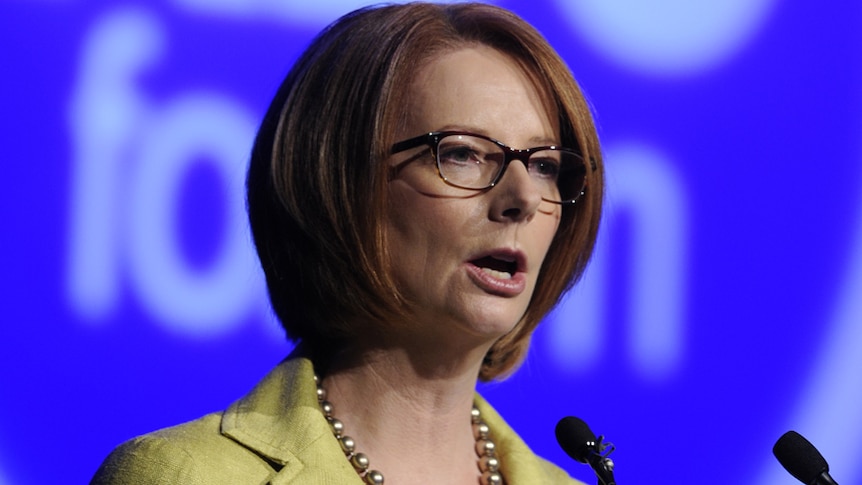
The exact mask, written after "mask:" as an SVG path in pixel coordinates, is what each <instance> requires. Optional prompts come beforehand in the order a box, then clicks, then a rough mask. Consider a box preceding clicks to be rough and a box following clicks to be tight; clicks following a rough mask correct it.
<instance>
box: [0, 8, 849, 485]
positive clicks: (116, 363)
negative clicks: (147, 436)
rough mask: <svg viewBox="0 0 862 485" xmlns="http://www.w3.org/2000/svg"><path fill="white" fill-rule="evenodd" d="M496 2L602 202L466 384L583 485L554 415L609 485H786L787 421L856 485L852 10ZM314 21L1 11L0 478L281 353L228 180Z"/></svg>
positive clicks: (79, 451)
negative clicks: (569, 87)
mask: <svg viewBox="0 0 862 485" xmlns="http://www.w3.org/2000/svg"><path fill="white" fill-rule="evenodd" d="M497 3H498V4H499V5H501V6H504V7H507V8H510V9H513V10H514V11H516V12H517V13H519V14H520V15H522V16H523V17H524V18H526V19H527V20H528V21H530V22H531V23H533V24H534V25H535V26H536V27H537V28H538V29H539V30H541V31H542V32H543V33H544V34H545V35H546V36H547V37H548V39H549V40H550V41H551V43H552V44H553V45H554V46H555V47H556V48H557V49H558V50H559V52H560V53H561V54H562V56H563V57H564V59H565V60H566V61H567V63H568V64H569V66H570V67H571V68H572V70H573V72H574V73H575V76H576V77H577V78H578V79H579V81H580V82H581V84H582V86H583V88H584V90H585V92H586V93H587V96H588V98H589V99H590V101H591V103H592V104H593V105H594V108H595V110H596V113H597V122H598V125H599V129H600V135H601V138H602V140H603V143H604V148H605V152H606V166H607V172H608V196H607V215H606V219H605V224H604V226H603V228H602V233H601V236H600V245H599V249H598V253H597V256H596V259H595V262H594V264H593V265H591V267H590V268H589V270H588V272H587V275H586V277H585V280H584V282H583V284H582V285H581V286H579V287H577V288H576V289H575V290H574V291H573V292H572V293H571V295H570V296H569V297H568V298H567V299H566V300H565V301H564V302H563V304H561V306H560V307H559V308H558V309H557V310H556V311H555V312H554V313H553V314H552V315H551V316H549V317H548V319H547V321H546V322H545V323H544V324H543V325H542V326H541V327H540V329H539V330H538V332H537V333H536V335H535V337H534V344H533V347H532V350H531V353H530V355H529V357H528V359H527V360H526V362H525V363H524V365H523V367H522V368H521V369H520V370H519V371H518V373H517V374H515V376H513V377H512V378H510V379H509V380H507V381H506V382H504V383H495V384H490V385H486V386H483V388H482V392H483V393H484V394H485V395H486V396H487V397H488V398H489V399H490V400H491V401H492V403H493V404H494V405H495V406H496V407H497V408H498V409H499V410H500V411H501V413H502V414H503V415H504V416H505V417H506V418H507V419H508V420H509V421H510V423H511V424H512V425H513V426H514V427H515V428H516V429H517V430H518V431H519V432H520V433H521V434H522V436H523V437H524V438H525V440H526V441H527V442H528V443H529V444H530V445H531V446H532V447H533V448H534V449H535V450H536V451H537V452H538V453H540V454H542V455H544V456H546V457H548V458H549V459H551V460H553V461H555V462H556V463H558V464H559V465H561V466H563V467H565V468H566V469H568V470H569V471H570V473H572V474H573V475H574V476H576V477H578V478H580V479H582V480H584V481H586V482H589V483H592V482H594V478H593V476H592V474H591V472H590V471H589V470H588V469H587V468H586V467H584V466H583V465H579V464H577V463H573V462H572V461H571V460H570V459H569V458H568V457H566V456H565V455H564V454H563V453H562V452H561V451H559V450H558V447H557V444H556V442H555V439H554V436H553V429H554V425H555V424H556V421H557V420H558V419H559V418H561V417H563V416H565V415H576V416H579V417H581V418H583V419H585V420H586V421H587V422H589V423H590V425H591V426H592V428H593V429H594V431H596V432H597V433H598V434H604V435H606V436H607V437H608V438H609V439H610V440H611V441H612V442H614V443H615V444H616V446H617V448H618V449H617V451H616V452H615V453H614V455H613V458H614V460H615V462H616V463H617V478H618V481H620V482H622V483H624V484H634V483H659V482H667V481H669V477H673V478H672V479H671V480H673V481H675V482H690V483H699V484H725V483H741V482H744V483H759V484H763V485H766V484H781V483H794V479H793V478H791V477H790V476H789V475H787V474H786V473H785V472H784V471H783V470H782V469H781V468H780V466H779V465H778V464H777V462H776V461H775V460H774V458H773V457H772V455H771V448H772V445H773V443H774V442H775V440H776V439H777V438H778V437H779V436H780V435H781V434H782V433H783V432H784V431H786V430H788V429H796V430H798V431H799V432H801V433H802V434H803V435H805V436H807V437H808V438H809V439H810V440H811V441H813V442H814V443H815V445H817V446H818V448H819V449H820V450H821V451H822V452H823V454H824V455H825V456H826V458H827V459H828V460H829V462H830V464H831V466H832V470H833V475H834V476H835V477H836V479H837V480H838V481H839V482H841V483H844V482H846V483H854V482H859V481H860V480H862V461H860V460H858V457H859V456H862V412H860V409H862V379H860V377H859V371H860V369H862V352H859V351H858V349H859V348H860V345H862V325H860V321H862V195H860V194H862V192H860V182H862V164H860V161H862V157H860V155H862V143H860V136H859V135H860V134H862V131H860V130H862V109H860V108H862V96H860V94H862V89H860V87H862V83H860V78H862V56H860V53H862V34H860V30H862V29H860V28H859V27H860V25H862V12H860V7H859V6H858V4H857V3H855V2H814V1H813V0H797V1H793V2H790V1H783V2H782V1H778V0H751V1H743V0H735V1H722V2H719V1H717V0H715V1H708V2H698V3H697V5H690V4H689V3H688V2H681V1H675V0H654V1H652V2H636V1H632V0H628V1H625V0H614V1H611V0H607V1H602V0H583V1H580V2H568V1H566V0H532V1H516V0H511V1H500V2H497ZM691 3H692V4H694V3H695V2H691ZM311 4H312V5H313V6H299V5H297V4H296V2H293V3H291V2H290V1H285V2H281V3H279V2H271V1H266V0H254V1H251V0H250V1H247V2H230V1H224V0H220V1H216V0H213V1H206V2H205V1H196V0H173V1H169V0H163V1H152V2H137V3H134V4H129V3H114V2H107V1H89V2H83V1H75V0H67V1H47V0H45V1H38V0H34V1H27V2H25V1H17V0H11V1H6V2H4V3H3V4H2V6H0V46H2V48H0V63H2V65H3V66H4V69H3V71H4V74H3V76H2V80H0V83H2V89H0V112H2V113H3V130H2V135H0V136H2V167H3V176H2V178H0V184H2V192H0V197H2V240H0V241H2V248H0V258H2V260H0V261H2V275H3V279H2V284H3V288H2V290H3V291H2V295H3V296H2V305H3V306H2V308H0V318H2V325H0V342H2V344H0V345H2V349H0V350H2V352H0V369H2V370H0V416H2V417H0V484H4V483H9V484H30V483H82V482H86V481H87V480H88V479H89V477H90V476H91V475H92V473H93V472H94V471H95V469H96V468H97V467H98V465H99V463H100V462H101V460H102V459H103V458H104V457H105V456H106V455H107V453H109V452H110V450H111V449H112V448H113V447H114V446H116V445H117V444H119V443H120V442H122V441H124V440H126V439H129V438H131V437H133V436H135V435H138V434H142V433H145V432H148V431H151V430H154V429H156V428H160V427H165V426H168V425H172V424H176V423H179V422H182V421H186V420H190V419H194V418H196V417H199V416H201V415H203V414H205V413H208V412H212V411H216V410H220V409H223V408H225V407H226V406H227V405H228V404H230V403H231V402H232V401H233V400H235V399H236V398H238V397H239V396H241V395H242V394H244V393H245V392H246V391H247V390H249V389H250V388H251V387H252V386H253V385H254V383H255V382H256V381H257V380H258V379H259V378H260V377H261V376H263V374H264V373H265V372H266V371H267V370H269V369H270V368H271V367H272V366H274V365H275V364H276V363H277V362H278V361H279V360H280V359H281V358H282V357H283V356H284V355H286V353H287V352H289V350H290V346H289V344H288V343H286V342H284V339H283V338H282V337H281V334H280V332H279V329H278V325H277V323H276V322H275V320H274V318H273V316H272V315H271V313H270V312H269V310H268V307H267V302H266V299H265V291H264V289H263V285H262V277H261V275H260V272H259V269H258V268H257V266H256V263H255V261H254V258H253V254H252V250H251V247H250V244H249V241H248V235H247V228H246V227H245V220H244V216H243V212H242V211H243V208H242V199H241V197H242V192H241V183H242V177H243V171H244V168H245V163H246V160H247V152H248V149H249V147H250V144H251V137H252V136H253V133H254V130H255V127H256V124H257V123H258V121H259V119H260V118H261V117H262V115H263V112H264V110H265V108H266V106H267V104H268V102H269V99H270V97H271V96H272V95H273V94H274V91H275V89H276V87H277V86H278V84H279V83H280V82H281V80H282V78H283V76H284V75H285V74H286V73H287V71H288V69H289V67H290V65H291V62H292V61H293V60H294V59H295V58H296V56H297V55H298V53H299V52H300V51H301V50H302V49H303V48H304V46H305V45H307V43H308V42H309V40H310V38H311V36H313V35H314V34H315V33H316V32H317V31H319V29H320V28H322V27H323V26H324V25H325V24H326V23H328V22H329V21H331V20H333V19H334V18H336V17H337V16H339V15H341V14H343V13H346V12H347V11H349V10H351V9H352V8H354V7H356V6H358V4H357V2H350V1H335V0H320V1H317V2H313V3H311Z"/></svg>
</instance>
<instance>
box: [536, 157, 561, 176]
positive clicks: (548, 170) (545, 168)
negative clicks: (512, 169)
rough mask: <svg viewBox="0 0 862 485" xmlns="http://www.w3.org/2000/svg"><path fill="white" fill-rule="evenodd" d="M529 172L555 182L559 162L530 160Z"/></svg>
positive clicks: (552, 159)
mask: <svg viewBox="0 0 862 485" xmlns="http://www.w3.org/2000/svg"><path fill="white" fill-rule="evenodd" d="M529 168H530V172H531V173H532V174H533V175H535V176H538V177H542V178H547V179H553V180H556V179H557V177H558V176H559V175H560V162H559V160H556V159H554V158H539V159H533V158H531V159H530V167H529Z"/></svg>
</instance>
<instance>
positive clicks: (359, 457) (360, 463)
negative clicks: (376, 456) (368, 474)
mask: <svg viewBox="0 0 862 485" xmlns="http://www.w3.org/2000/svg"><path fill="white" fill-rule="evenodd" d="M350 463H353V468H356V469H357V470H359V471H365V470H367V469H368V465H369V462H368V457H367V456H365V453H357V454H355V455H353V456H352V457H350Z"/></svg>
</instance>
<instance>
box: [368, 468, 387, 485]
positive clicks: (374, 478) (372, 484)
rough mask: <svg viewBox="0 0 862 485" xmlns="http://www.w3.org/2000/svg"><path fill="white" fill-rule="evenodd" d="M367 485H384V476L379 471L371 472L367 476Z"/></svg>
mask: <svg viewBox="0 0 862 485" xmlns="http://www.w3.org/2000/svg"><path fill="white" fill-rule="evenodd" d="M365 483H367V484H368V485H383V474H382V473H380V472H379V471H377V470H371V471H370V472H368V473H366V474H365Z"/></svg>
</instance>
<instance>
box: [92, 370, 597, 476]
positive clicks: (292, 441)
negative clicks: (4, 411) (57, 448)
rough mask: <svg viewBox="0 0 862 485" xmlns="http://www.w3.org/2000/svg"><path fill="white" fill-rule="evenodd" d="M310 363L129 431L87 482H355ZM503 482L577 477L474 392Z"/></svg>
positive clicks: (353, 472) (272, 372)
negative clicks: (214, 405)
mask: <svg viewBox="0 0 862 485" xmlns="http://www.w3.org/2000/svg"><path fill="white" fill-rule="evenodd" d="M313 376H314V370H313V367H312V364H311V361H309V360H308V359H305V358H302V357H295V358H288V359H286V360H284V361H283V362H281V363H280V364H279V365H278V366H277V367H276V368H275V369H273V370H272V371H271V372H270V373H269V374H267V376H266V377H265V378H264V379H263V380H262V381H261V382H259V383H258V384H257V386H256V387H255V388H254V389H253V390H252V391H251V392H250V393H249V394H248V395H246V396H245V397H243V398H242V399H240V400H239V401H237V402H235V403H233V404H232V405H231V406H230V407H229V408H228V409H227V410H226V411H223V412H219V413H213V414H209V415H206V416H204V417H202V418H200V419H197V420H195V421H191V422H189V423H185V424H181V425H178V426H174V427H171V428H166V429H163V430H160V431H156V432H153V433H150V434H147V435H144V436H141V437H138V438H134V439H132V440H130V441H128V442H126V443H124V444H122V445H120V446H119V447H117V448H116V449H115V450H114V451H113V452H112V453H111V454H110V455H109V456H108V457H107V458H106V459H105V461H104V463H102V466H101V467H99V470H98V471H97V472H96V475H95V476H94V477H93V479H92V481H91V482H90V483H91V484H95V485H108V484H110V485H120V484H142V485H154V484H160V485H168V484H170V485H175V484H184V485H204V484H206V485H219V484H231V485H245V484H272V485H280V484H309V485H361V484H362V480H361V479H360V477H359V475H357V474H356V472H355V471H354V470H353V466H352V465H351V464H350V463H349V462H348V460H347V459H346V458H345V457H344V453H343V452H342V451H341V446H340V445H339V443H338V441H337V440H336V439H335V437H334V436H333V434H332V431H331V430H330V428H329V424H328V423H327V421H326V418H325V417H324V416H323V413H322V412H321V410H320V407H319V406H318V404H317V394H316V386H315V384H314V377H313ZM476 404H477V406H478V407H479V410H480V411H481V412H482V418H483V419H484V420H485V422H486V423H488V426H489V427H490V428H491V433H492V436H493V438H494V443H495V444H496V445H497V453H498V456H499V457H500V463H501V468H502V470H501V471H502V473H503V476H504V478H505V480H506V483H507V484H509V485H525V484H526V485H531V484H541V485H545V484H580V483H581V482H577V481H575V480H573V479H571V478H570V477H569V475H568V474H567V473H566V472H565V471H563V470H562V469H560V468H558V467H556V466H555V465H553V464H552V463H550V462H548V461H546V460H544V459H542V458H540V457H538V456H536V455H535V454H534V453H533V452H532V451H531V450H530V449H529V448H528V447H527V445H526V444H525V443H524V442H523V441H522V440H521V439H520V438H519V437H518V435H517V434H516V433H515V432H514V431H513V430H512V429H511V428H510V427H509V426H508V425H507V424H506V423H505V422H504V421H503V419H502V418H501V417H500V416H499V414H497V412H496V411H494V409H493V408H491V406H490V405H489V404H488V403H487V402H486V401H485V400H484V399H482V398H481V397H480V396H478V395H477V396H476Z"/></svg>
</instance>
